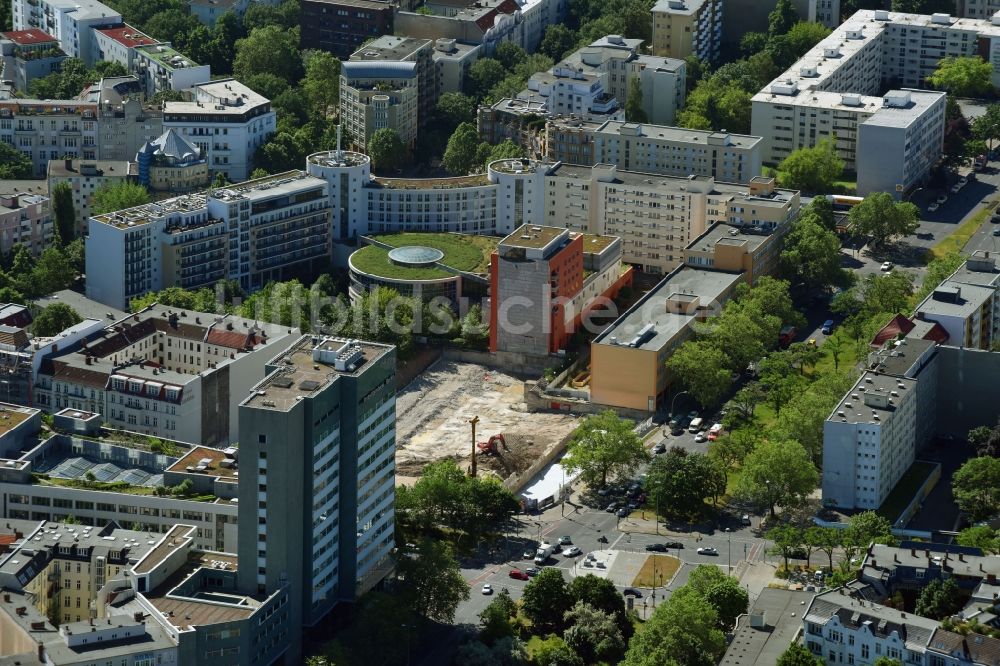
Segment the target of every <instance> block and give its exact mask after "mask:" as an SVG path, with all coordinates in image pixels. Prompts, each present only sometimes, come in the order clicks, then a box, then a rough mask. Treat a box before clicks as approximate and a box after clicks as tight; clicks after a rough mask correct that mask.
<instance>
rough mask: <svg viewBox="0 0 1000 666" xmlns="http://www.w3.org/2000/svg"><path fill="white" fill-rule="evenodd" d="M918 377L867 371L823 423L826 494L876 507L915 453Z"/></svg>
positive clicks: (847, 504)
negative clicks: (912, 377)
mask: <svg viewBox="0 0 1000 666" xmlns="http://www.w3.org/2000/svg"><path fill="white" fill-rule="evenodd" d="M915 387H916V380H914V379H911V378H909V377H899V376H891V375H888V374H878V373H870V372H868V373H865V374H863V375H862V376H861V378H860V379H858V381H857V383H856V384H855V385H854V387H853V388H852V389H851V392H850V393H849V394H847V395H846V396H844V398H843V399H842V400H841V401H840V403H839V404H838V405H837V406H836V407H835V408H834V410H833V413H832V414H831V415H830V417H829V418H827V420H826V422H825V423H824V424H823V500H824V501H825V502H829V503H831V504H833V505H834V506H838V507H842V508H859V509H877V508H878V507H880V506H882V502H883V501H885V498H886V497H888V495H889V493H890V492H892V489H893V488H894V487H895V485H896V482H897V481H899V479H901V478H902V476H903V475H904V474H905V473H906V471H907V470H908V469H909V468H910V465H911V464H913V461H914V457H915V454H916V443H917V432H916V416H915V411H914V410H915V409H916V405H917V400H916V398H915V396H916V391H915Z"/></svg>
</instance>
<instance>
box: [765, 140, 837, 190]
mask: <svg viewBox="0 0 1000 666" xmlns="http://www.w3.org/2000/svg"><path fill="white" fill-rule="evenodd" d="M778 170H779V171H780V172H781V184H782V185H783V186H784V187H788V188H791V189H795V190H802V191H804V192H809V193H823V192H830V191H831V190H832V189H833V185H834V182H835V181H836V180H837V179H838V178H840V176H841V175H842V174H843V172H844V161H843V160H842V159H840V157H838V156H837V150H836V147H835V145H834V142H833V139H831V138H827V139H823V140H821V141H818V142H817V143H816V145H815V146H813V147H812V148H799V149H798V150H794V151H792V153H791V154H790V155H789V156H788V157H786V158H785V159H784V160H782V162H781V164H780V165H779V166H778Z"/></svg>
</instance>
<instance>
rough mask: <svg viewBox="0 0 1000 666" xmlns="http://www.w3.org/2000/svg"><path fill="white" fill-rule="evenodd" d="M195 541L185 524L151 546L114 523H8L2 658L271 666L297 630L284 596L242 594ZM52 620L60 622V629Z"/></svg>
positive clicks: (71, 664) (0, 578)
mask: <svg viewBox="0 0 1000 666" xmlns="http://www.w3.org/2000/svg"><path fill="white" fill-rule="evenodd" d="M193 531H194V527H193V526H191V525H185V524H178V525H175V526H174V527H173V528H172V529H171V530H170V531H169V532H168V533H167V534H164V535H162V536H160V535H155V536H154V535H150V534H147V533H145V532H142V531H135V530H127V529H122V528H120V527H118V526H116V525H114V524H109V525H107V526H105V527H103V528H99V529H98V528H93V527H90V526H80V525H76V524H72V525H69V524H65V523H54V522H41V521H38V522H36V521H31V522H27V521H11V522H10V523H8V526H7V527H6V529H5V530H4V533H3V534H2V536H3V537H4V538H5V541H7V542H8V543H10V544H11V546H10V547H9V548H8V552H6V553H5V554H4V555H2V556H0V584H2V586H3V588H4V595H3V600H2V602H0V635H2V636H3V637H4V641H3V642H2V643H0V658H2V659H3V660H4V661H6V662H9V663H11V664H17V663H22V664H53V665H59V666H64V665H65V666H91V665H93V664H95V663H100V664H105V663H113V664H116V665H118V664H121V665H122V666H150V665H151V664H165V665H167V666H169V665H170V664H184V665H188V664H191V665H193V666H199V665H208V664H227V665H232V666H235V665H236V664H244V663H250V662H254V663H261V664H271V663H274V662H275V661H277V660H278V659H280V658H281V656H282V655H283V654H284V653H285V651H286V650H287V649H288V644H289V643H290V641H291V637H292V636H294V637H297V636H298V635H299V631H300V629H301V628H300V627H298V626H291V625H290V624H289V622H288V617H287V613H286V612H284V611H283V610H282V609H283V608H284V607H285V606H286V604H287V603H288V593H287V586H284V587H281V588H280V589H279V590H278V591H276V592H275V593H274V594H271V595H268V596H263V595H257V594H252V595H250V594H242V593H240V592H239V591H238V590H237V588H236V579H237V576H238V573H239V568H238V566H237V562H236V558H234V557H233V556H232V555H227V554H224V553H216V552H212V551H203V550H198V549H195V548H194V547H193V539H192V537H191V534H192V532H193ZM67 600H68V602H67ZM67 616H69V618H70V619H69V620H68V621H67V620H65V619H64V618H66V617H67ZM77 616H79V617H80V618H81V619H80V620H73V619H72V618H74V617H77ZM50 618H52V619H55V618H59V619H58V620H57V622H58V623H59V627H58V629H57V628H56V627H55V626H54V625H53V624H52V623H51V622H50Z"/></svg>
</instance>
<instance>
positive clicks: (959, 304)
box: [917, 280, 996, 318]
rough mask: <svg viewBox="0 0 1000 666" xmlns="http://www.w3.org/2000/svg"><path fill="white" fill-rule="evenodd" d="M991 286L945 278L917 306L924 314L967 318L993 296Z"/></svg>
mask: <svg viewBox="0 0 1000 666" xmlns="http://www.w3.org/2000/svg"><path fill="white" fill-rule="evenodd" d="M995 292H996V290H995V289H993V288H992V287H981V286H979V285H974V284H963V283H961V282H956V281H954V280H945V281H944V282H942V283H941V284H940V285H938V287H937V288H936V289H935V290H934V291H933V292H931V293H930V294H929V295H928V296H927V298H925V299H924V300H923V301H921V303H920V305H918V306H917V312H918V313H921V314H925V315H930V316H932V317H933V316H934V315H939V316H942V317H961V318H967V317H970V316H972V315H973V314H975V312H976V311H977V310H979V308H981V307H983V305H984V304H985V303H986V302H988V301H989V300H990V299H991V298H993V294H994V293H995Z"/></svg>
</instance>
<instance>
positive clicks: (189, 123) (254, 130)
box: [132, 79, 277, 183]
mask: <svg viewBox="0 0 1000 666" xmlns="http://www.w3.org/2000/svg"><path fill="white" fill-rule="evenodd" d="M205 80H206V81H207V79H205ZM189 93H190V94H191V96H192V100H191V101H190V102H165V103H164V105H163V130H168V129H173V130H174V131H176V132H177V133H179V134H180V135H182V136H183V137H185V138H186V139H188V140H189V141H190V142H191V143H193V144H194V145H196V146H198V148H200V149H201V151H202V154H203V155H204V156H205V159H206V160H208V169H209V173H210V174H211V175H212V176H214V175H215V174H219V173H221V174H223V175H224V176H225V178H226V180H228V181H229V182H231V183H238V182H240V181H243V180H246V179H248V178H249V177H250V174H251V173H252V172H253V156H254V153H256V152H257V149H258V148H260V146H261V145H263V143H264V142H265V141H267V140H268V139H269V138H270V137H271V135H272V134H274V132H275V128H276V123H277V120H276V117H275V113H274V111H273V110H272V109H271V101H270V100H269V99H267V98H266V97H264V96H263V95H259V94H257V93H256V92H254V91H253V90H251V89H250V88H248V87H246V86H245V85H243V84H242V83H240V82H239V81H237V80H236V79H216V80H214V81H211V82H208V83H199V84H197V85H194V86H192V87H191V89H190V90H189ZM159 135H160V132H158V133H157V134H155V135H154V136H153V137H152V138H156V137H158V136H159ZM136 150H138V148H136ZM132 154H133V155H134V154H135V152H133V153H132Z"/></svg>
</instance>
